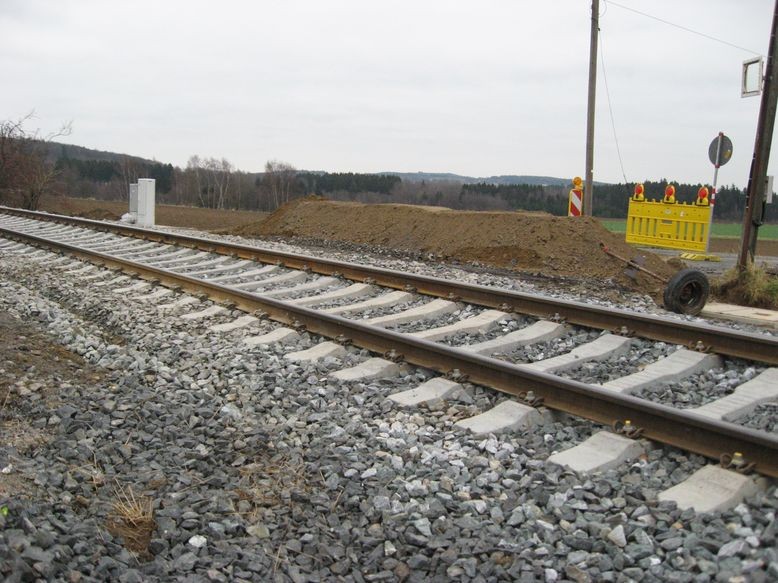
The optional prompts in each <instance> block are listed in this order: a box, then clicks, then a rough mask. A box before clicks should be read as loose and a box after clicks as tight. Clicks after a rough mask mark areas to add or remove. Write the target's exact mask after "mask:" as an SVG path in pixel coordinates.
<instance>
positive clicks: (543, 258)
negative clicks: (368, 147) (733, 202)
mask: <svg viewBox="0 0 778 583" xmlns="http://www.w3.org/2000/svg"><path fill="white" fill-rule="evenodd" d="M232 233H234V234H238V235H244V236H273V235H281V236H296V237H311V238H318V239H330V240H336V241H348V242H353V243H363V244H369V245H379V246H383V247H390V248H394V249H402V250H413V251H423V252H428V253H435V254H436V255H440V256H442V257H444V258H450V259H456V260H460V261H478V262H481V263H487V264H490V265H494V266H497V267H503V268H509V269H514V270H517V271H524V272H532V273H541V274H544V275H552V276H566V277H570V276H572V277H585V278H597V279H607V278H612V279H614V280H616V281H618V282H619V283H622V284H624V285H626V286H629V287H631V288H636V289H641V290H644V291H646V292H649V293H653V292H655V291H656V290H658V289H659V288H660V287H661V286H662V284H661V283H659V282H658V281H657V280H655V279H654V278H651V277H649V276H647V275H644V274H640V275H639V276H638V282H637V283H635V282H634V281H633V280H631V279H630V278H629V277H627V276H626V275H624V270H625V265H624V264H623V263H622V262H621V261H619V260H617V259H614V258H612V257H609V256H608V255H606V254H605V253H604V252H603V251H602V250H601V249H600V242H603V243H605V244H606V245H607V246H608V247H609V248H610V249H611V250H612V251H613V252H615V253H617V254H618V255H621V256H622V257H627V258H635V257H636V256H637V255H638V253H637V252H636V251H635V250H634V249H632V248H631V247H630V246H629V245H627V244H626V243H625V242H624V236H623V235H614V234H612V233H610V232H608V231H607V230H606V229H605V227H603V226H602V225H600V223H599V222H598V221H597V220H596V219H591V218H577V219H572V218H568V217H555V216H552V215H549V214H546V213H525V212H483V211H454V210H451V209H447V208H442V207H422V206H412V205H403V204H373V205H366V204H360V203H349V202H334V201H327V200H323V199H321V198H319V197H315V198H314V197H309V198H305V199H299V200H296V201H293V202H291V203H289V204H287V205H285V206H283V207H281V208H280V209H278V210H277V211H276V212H275V213H273V214H272V215H270V216H269V217H268V218H267V219H266V220H264V221H262V222H261V223H255V224H252V225H246V226H243V227H239V228H237V229H234V230H233V231H232ZM640 254H641V255H644V256H645V263H644V267H646V268H647V269H650V270H651V271H654V272H655V273H658V274H659V275H662V276H664V277H670V275H672V273H674V272H675V271H676V269H675V268H673V267H671V266H669V265H667V264H666V263H665V262H664V261H662V259H660V258H659V257H658V256H656V255H653V254H651V253H645V252H641V253H640Z"/></svg>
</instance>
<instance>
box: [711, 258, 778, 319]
mask: <svg viewBox="0 0 778 583" xmlns="http://www.w3.org/2000/svg"><path fill="white" fill-rule="evenodd" d="M711 287H712V291H713V293H714V295H715V296H716V297H718V298H720V299H722V300H724V301H727V302H731V303H734V304H740V305H745V306H753V307H755V308H767V309H773V310H775V309H778V277H776V276H775V275H771V274H769V273H767V272H766V271H765V270H764V269H763V268H761V267H757V266H749V267H748V268H747V269H746V270H745V271H742V272H741V271H739V270H738V268H737V267H735V268H733V269H730V270H729V271H727V272H726V273H724V274H723V275H722V276H721V277H720V278H718V279H717V280H714V281H713V284H712V286H711Z"/></svg>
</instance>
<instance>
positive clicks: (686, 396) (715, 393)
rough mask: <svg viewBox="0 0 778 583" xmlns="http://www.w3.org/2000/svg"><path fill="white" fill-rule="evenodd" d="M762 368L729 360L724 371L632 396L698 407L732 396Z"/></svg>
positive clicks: (689, 378) (691, 378)
mask: <svg viewBox="0 0 778 583" xmlns="http://www.w3.org/2000/svg"><path fill="white" fill-rule="evenodd" d="M763 370H764V367H759V366H756V367H755V366H754V365H753V363H749V362H745V361H742V360H738V359H734V358H730V359H726V360H725V361H724V367H723V368H715V369H712V370H707V371H705V372H702V373H698V374H696V375H692V376H689V377H686V378H684V379H681V380H680V381H676V382H673V383H667V384H661V385H656V386H651V387H647V388H644V389H641V390H640V391H637V392H635V393H634V396H636V397H640V398H641V399H648V400H649V401H654V402H656V403H662V404H664V405H669V406H671V407H676V408H678V409H690V408H693V407H699V406H701V405H705V404H706V403H710V402H711V401H715V400H716V399H721V398H722V397H726V396H727V395H729V394H731V393H732V392H733V391H734V390H735V389H736V388H737V387H738V385H740V384H742V383H745V382H746V381H749V380H751V379H752V378H754V377H755V376H756V375H758V374H759V373H761V372H762V371H763Z"/></svg>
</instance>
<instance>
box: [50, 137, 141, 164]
mask: <svg viewBox="0 0 778 583" xmlns="http://www.w3.org/2000/svg"><path fill="white" fill-rule="evenodd" d="M41 146H42V147H45V148H46V159H47V160H49V161H51V162H56V161H57V160H58V159H59V158H63V157H64V158H70V159H71V160H100V161H103V160H104V161H106V162H118V161H121V160H127V159H129V160H131V161H133V162H139V163H142V164H154V163H155V161H154V160H149V159H147V158H141V157H140V156H130V155H129V154H119V153H117V152H105V151H103V150H93V149H91V148H84V147H83V146H76V145H73V144H61V143H59V142H41Z"/></svg>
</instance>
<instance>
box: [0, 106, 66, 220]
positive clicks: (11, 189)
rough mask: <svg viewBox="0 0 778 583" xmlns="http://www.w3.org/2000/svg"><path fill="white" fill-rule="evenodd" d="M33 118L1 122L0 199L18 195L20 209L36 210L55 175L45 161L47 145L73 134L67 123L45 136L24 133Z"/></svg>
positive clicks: (37, 132)
mask: <svg viewBox="0 0 778 583" xmlns="http://www.w3.org/2000/svg"><path fill="white" fill-rule="evenodd" d="M33 116H34V112H30V113H29V114H27V115H26V116H24V117H22V118H20V119H18V120H5V121H0V199H2V200H5V199H7V198H8V195H9V194H11V193H17V194H19V195H20V196H21V203H22V206H23V207H24V208H26V209H30V210H35V209H37V208H38V205H39V204H40V199H41V196H43V194H45V193H46V192H48V191H49V190H50V188H51V185H52V184H53V183H54V180H55V178H56V176H57V174H58V171H57V169H56V167H55V166H54V165H53V164H52V163H51V162H49V161H48V160H47V159H46V154H47V149H48V148H47V144H48V142H51V141H52V140H53V139H54V138H57V137H61V136H67V135H70V133H71V131H72V127H71V123H70V122H68V123H65V124H63V125H62V126H61V127H60V128H59V129H58V130H57V131H55V132H52V133H50V134H46V135H41V133H40V130H35V131H27V130H26V129H25V127H24V126H25V124H27V123H28V122H29V121H30V120H31V119H32V118H33Z"/></svg>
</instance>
